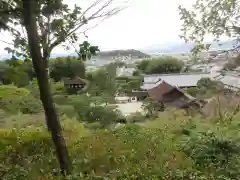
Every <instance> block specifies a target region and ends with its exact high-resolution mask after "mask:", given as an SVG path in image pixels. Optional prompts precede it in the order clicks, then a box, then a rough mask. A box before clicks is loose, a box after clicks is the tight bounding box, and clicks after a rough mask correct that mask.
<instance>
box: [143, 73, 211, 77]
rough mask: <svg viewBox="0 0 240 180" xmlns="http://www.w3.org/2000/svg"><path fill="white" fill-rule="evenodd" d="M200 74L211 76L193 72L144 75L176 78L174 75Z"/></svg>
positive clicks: (146, 75)
mask: <svg viewBox="0 0 240 180" xmlns="http://www.w3.org/2000/svg"><path fill="white" fill-rule="evenodd" d="M200 74H209V75H210V74H211V73H210V72H191V73H167V74H143V76H145V77H148V76H174V75H200Z"/></svg>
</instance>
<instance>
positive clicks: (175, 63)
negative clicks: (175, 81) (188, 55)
mask: <svg viewBox="0 0 240 180" xmlns="http://www.w3.org/2000/svg"><path fill="white" fill-rule="evenodd" d="M183 66H184V63H183V62H182V61H180V60H178V59H176V58H174V57H171V56H165V57H158V58H152V59H145V60H142V61H140V62H139V63H138V64H137V67H138V69H139V70H141V71H142V72H144V73H146V74H161V73H178V72H180V71H181V69H182V68H183Z"/></svg>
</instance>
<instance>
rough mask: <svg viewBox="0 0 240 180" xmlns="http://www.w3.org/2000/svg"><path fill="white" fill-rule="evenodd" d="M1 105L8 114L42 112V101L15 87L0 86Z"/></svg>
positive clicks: (25, 90)
mask: <svg viewBox="0 0 240 180" xmlns="http://www.w3.org/2000/svg"><path fill="white" fill-rule="evenodd" d="M0 104H1V108H2V109H3V110H5V111H6V112H10V113H17V112H22V113H26V114H34V113H38V112H41V111H42V105H41V102H40V100H38V99H36V98H35V97H33V96H32V95H31V94H30V91H28V90H27V89H24V88H17V87H15V86H13V85H2V86H0Z"/></svg>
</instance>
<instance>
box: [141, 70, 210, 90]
mask: <svg viewBox="0 0 240 180" xmlns="http://www.w3.org/2000/svg"><path fill="white" fill-rule="evenodd" d="M201 78H211V74H210V73H203V72H200V73H177V74H175V73H174V74H153V75H145V76H144V83H143V86H142V87H143V89H149V88H152V87H154V84H155V86H157V84H159V83H161V80H163V81H165V82H167V83H168V84H170V85H172V86H177V87H193V86H197V82H198V81H199V80H200V79H201Z"/></svg>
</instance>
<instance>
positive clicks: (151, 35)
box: [0, 0, 193, 54]
mask: <svg viewBox="0 0 240 180" xmlns="http://www.w3.org/2000/svg"><path fill="white" fill-rule="evenodd" d="M92 1H93V0H65V2H66V3H68V4H69V5H70V6H71V5H73V4H78V5H79V6H84V7H87V5H88V4H89V3H91V2H92ZM123 1H125V0H116V3H120V4H121V3H123ZM129 2H130V4H129V7H128V8H127V9H125V10H123V11H122V12H120V13H119V14H117V15H116V16H114V17H111V18H110V19H107V20H106V21H104V22H102V23H100V25H98V26H97V27H95V28H93V29H91V30H89V31H88V32H87V35H88V40H89V42H90V43H92V44H94V45H98V46H99V47H100V49H101V50H112V49H129V48H131V49H142V48H144V47H148V46H150V45H154V44H163V43H167V42H178V41H180V39H179V34H180V28H181V21H180V18H179V14H178V11H177V7H178V5H179V4H181V5H184V6H186V7H190V5H191V2H193V0H129ZM0 38H1V39H4V40H7V39H9V38H10V37H8V35H6V34H0ZM5 46H6V44H4V43H1V42H0V54H1V53H6V52H4V50H3V49H4V47H5ZM62 51H63V49H62V48H60V47H59V48H56V49H55V50H54V53H58V52H62Z"/></svg>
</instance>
